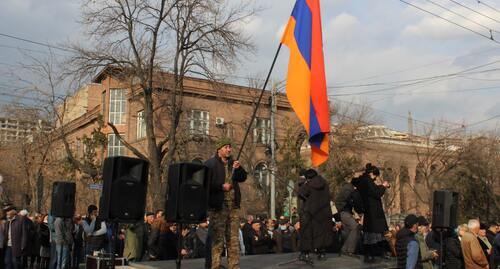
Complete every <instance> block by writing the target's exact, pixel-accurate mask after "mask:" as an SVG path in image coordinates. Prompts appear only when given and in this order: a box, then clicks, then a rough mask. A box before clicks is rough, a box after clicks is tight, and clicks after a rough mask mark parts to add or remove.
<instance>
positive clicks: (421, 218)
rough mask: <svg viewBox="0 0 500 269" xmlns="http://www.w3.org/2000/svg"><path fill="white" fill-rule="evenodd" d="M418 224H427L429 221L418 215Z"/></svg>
mask: <svg viewBox="0 0 500 269" xmlns="http://www.w3.org/2000/svg"><path fill="white" fill-rule="evenodd" d="M418 225H419V226H429V222H428V221H427V219H426V218H425V217H424V216H420V217H418Z"/></svg>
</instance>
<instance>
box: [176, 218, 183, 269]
mask: <svg viewBox="0 0 500 269" xmlns="http://www.w3.org/2000/svg"><path fill="white" fill-rule="evenodd" d="M181 261H182V223H179V227H178V228H177V259H176V260H175V267H176V269H181Z"/></svg>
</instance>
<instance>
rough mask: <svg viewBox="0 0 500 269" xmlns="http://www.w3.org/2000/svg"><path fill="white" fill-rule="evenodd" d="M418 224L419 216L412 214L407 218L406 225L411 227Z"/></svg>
mask: <svg viewBox="0 0 500 269" xmlns="http://www.w3.org/2000/svg"><path fill="white" fill-rule="evenodd" d="M415 224H418V217H417V216H415V215H413V214H410V215H408V216H406V218H405V227H406V228H411V227H412V226H413V225H415Z"/></svg>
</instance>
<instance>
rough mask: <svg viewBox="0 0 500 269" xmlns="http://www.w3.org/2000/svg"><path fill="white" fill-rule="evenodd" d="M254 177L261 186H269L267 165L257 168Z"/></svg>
mask: <svg viewBox="0 0 500 269" xmlns="http://www.w3.org/2000/svg"><path fill="white" fill-rule="evenodd" d="M253 177H254V178H255V180H257V182H259V184H260V185H261V186H269V170H267V165H266V163H263V162H262V163H259V164H257V166H255V171H254V174H253Z"/></svg>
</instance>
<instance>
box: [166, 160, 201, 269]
mask: <svg viewBox="0 0 500 269" xmlns="http://www.w3.org/2000/svg"><path fill="white" fill-rule="evenodd" d="M209 175H210V173H209V169H208V167H206V166H204V165H201V164H195V163H177V164H172V165H170V166H169V168H168V192H167V197H166V200H165V217H166V219H167V221H172V222H177V223H178V224H179V232H178V253H177V260H176V265H177V269H180V268H181V260H182V259H181V248H182V236H181V233H182V225H183V224H190V223H196V224H198V223H200V222H202V221H203V220H205V219H206V218H207V211H208V195H209V191H210V190H209V186H210V176H209Z"/></svg>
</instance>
